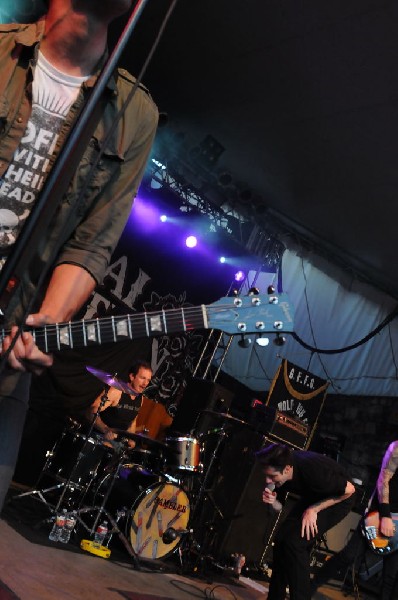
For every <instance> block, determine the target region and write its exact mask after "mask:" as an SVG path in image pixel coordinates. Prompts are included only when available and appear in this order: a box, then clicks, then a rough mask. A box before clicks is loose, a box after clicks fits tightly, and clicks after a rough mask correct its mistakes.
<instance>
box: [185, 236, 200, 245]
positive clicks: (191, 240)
mask: <svg viewBox="0 0 398 600" xmlns="http://www.w3.org/2000/svg"><path fill="white" fill-rule="evenodd" d="M197 243H198V240H197V238H196V237H195V236H194V235H189V236H188V237H187V239H186V240H185V245H186V246H187V248H195V246H196V245H197Z"/></svg>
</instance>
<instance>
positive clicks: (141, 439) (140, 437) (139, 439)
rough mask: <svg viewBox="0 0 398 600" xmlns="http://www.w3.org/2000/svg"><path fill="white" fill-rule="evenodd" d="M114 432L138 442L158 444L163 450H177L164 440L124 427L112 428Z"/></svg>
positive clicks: (151, 444) (150, 444)
mask: <svg viewBox="0 0 398 600" xmlns="http://www.w3.org/2000/svg"><path fill="white" fill-rule="evenodd" d="M112 431H113V433H116V434H117V435H119V436H120V437H126V438H128V439H129V440H133V441H134V442H138V443H139V444H148V445H149V446H156V447H157V448H160V449H162V450H168V451H169V452H175V453H176V452H177V451H176V450H174V449H173V448H171V447H170V446H168V445H167V444H165V443H164V442H159V440H154V439H153V438H150V437H148V436H147V435H145V434H143V433H133V432H132V431H125V430H124V429H116V428H112Z"/></svg>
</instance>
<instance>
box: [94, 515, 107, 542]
mask: <svg viewBox="0 0 398 600" xmlns="http://www.w3.org/2000/svg"><path fill="white" fill-rule="evenodd" d="M107 533H108V522H107V521H104V522H103V523H101V524H100V525H98V527H97V531H96V532H95V535H94V544H95V545H96V546H102V543H103V541H104V539H105V537H106V535H107Z"/></svg>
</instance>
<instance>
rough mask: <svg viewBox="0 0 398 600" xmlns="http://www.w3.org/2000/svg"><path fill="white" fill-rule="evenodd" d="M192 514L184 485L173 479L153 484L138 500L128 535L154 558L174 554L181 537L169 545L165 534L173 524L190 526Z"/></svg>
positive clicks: (138, 549) (178, 527)
mask: <svg viewBox="0 0 398 600" xmlns="http://www.w3.org/2000/svg"><path fill="white" fill-rule="evenodd" d="M189 514H190V505H189V499H188V496H187V495H186V493H185V492H184V490H183V489H182V488H181V487H179V486H177V485H175V484H173V483H169V482H167V483H165V482H161V483H157V484H156V485H151V486H149V487H148V488H147V489H146V490H144V491H143V492H142V494H141V495H140V496H139V497H138V498H137V500H136V501H135V502H134V504H133V507H132V510H131V519H130V522H128V523H127V525H128V530H127V537H128V538H129V539H130V543H131V546H132V548H133V550H134V552H135V553H136V554H137V556H142V557H144V558H153V559H155V558H163V557H165V556H167V555H169V554H171V553H172V552H173V551H174V550H175V548H176V547H177V546H178V544H179V543H180V541H181V537H180V536H177V538H176V539H175V540H173V541H172V542H171V543H169V544H166V543H165V542H164V541H163V534H164V532H165V531H166V529H168V528H169V527H173V528H174V529H176V530H177V531H178V530H181V529H186V528H187V526H188V521H189Z"/></svg>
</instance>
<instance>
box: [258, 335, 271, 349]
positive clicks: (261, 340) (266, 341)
mask: <svg viewBox="0 0 398 600" xmlns="http://www.w3.org/2000/svg"><path fill="white" fill-rule="evenodd" d="M256 344H257V345H258V346H261V347H262V348H264V347H265V346H268V344H269V339H268V338H267V337H263V334H262V333H260V335H259V336H258V338H257V339H256Z"/></svg>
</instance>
